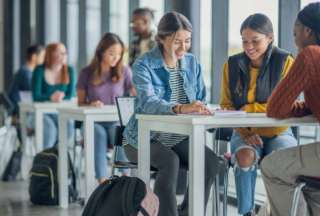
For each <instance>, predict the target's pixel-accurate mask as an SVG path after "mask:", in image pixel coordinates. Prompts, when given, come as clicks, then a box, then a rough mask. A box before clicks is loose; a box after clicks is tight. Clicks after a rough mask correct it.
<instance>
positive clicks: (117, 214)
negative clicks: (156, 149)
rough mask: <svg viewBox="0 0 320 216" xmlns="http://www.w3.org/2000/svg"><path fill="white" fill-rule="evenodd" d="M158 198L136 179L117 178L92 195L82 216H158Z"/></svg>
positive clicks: (107, 182)
mask: <svg viewBox="0 0 320 216" xmlns="http://www.w3.org/2000/svg"><path fill="white" fill-rule="evenodd" d="M158 210H159V200H158V198H157V196H156V195H155V194H154V193H153V192H152V191H151V190H150V189H149V188H148V187H146V184H145V183H144V182H143V181H142V180H140V179H138V178H136V177H127V176H122V177H116V176H114V177H113V178H111V179H110V180H108V181H106V182H104V183H102V184H101V185H99V186H98V187H97V188H96V189H95V191H94V192H93V193H92V194H91V196H90V198H89V200H88V203H87V204H86V206H85V209H84V211H83V213H82V216H92V215H94V216H107V215H112V216H156V215H158Z"/></svg>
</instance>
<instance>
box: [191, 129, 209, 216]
mask: <svg viewBox="0 0 320 216" xmlns="http://www.w3.org/2000/svg"><path fill="white" fill-rule="evenodd" d="M205 136H206V134H205V127H204V126H201V125H193V128H192V135H191V136H190V139H189V142H190V143H189V172H190V174H189V175H190V176H189V178H190V184H189V187H190V189H189V191H190V192H189V215H190V216H203V215H204V213H205V209H204V207H205V205H204V183H205V181H204V178H205V175H204V174H205V172H204V170H205V169H204V166H205V163H204V161H205V159H204V158H205Z"/></svg>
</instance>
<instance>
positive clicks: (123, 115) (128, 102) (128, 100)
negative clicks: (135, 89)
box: [111, 96, 137, 174]
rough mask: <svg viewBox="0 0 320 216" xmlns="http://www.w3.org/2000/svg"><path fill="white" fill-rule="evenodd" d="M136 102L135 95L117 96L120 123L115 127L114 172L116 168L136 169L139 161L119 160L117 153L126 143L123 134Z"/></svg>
mask: <svg viewBox="0 0 320 216" xmlns="http://www.w3.org/2000/svg"><path fill="white" fill-rule="evenodd" d="M134 103H135V97H130V96H128V97H116V105H117V110H118V116H119V122H120V125H118V126H116V128H115V142H114V152H113V157H112V162H111V163H112V174H114V172H115V169H121V168H124V169H136V168H137V163H133V162H130V161H121V160H118V158H117V155H118V151H119V149H120V148H122V147H123V145H124V144H126V140H125V138H124V136H123V131H124V129H125V126H126V125H127V123H128V122H129V120H130V117H131V116H132V115H133V113H134Z"/></svg>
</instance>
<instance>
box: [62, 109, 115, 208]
mask: <svg viewBox="0 0 320 216" xmlns="http://www.w3.org/2000/svg"><path fill="white" fill-rule="evenodd" d="M58 112H59V160H58V178H59V202H60V203H59V204H60V206H61V207H63V208H66V207H68V204H69V203H68V195H69V194H68V193H69V192H68V163H67V161H68V158H67V151H68V148H67V143H68V141H67V140H68V138H67V122H68V120H70V119H72V120H77V121H82V122H83V129H84V149H85V151H84V152H85V199H86V200H87V199H88V198H89V196H90V194H91V192H92V191H93V190H94V188H95V186H96V180H95V172H94V123H95V122H115V121H118V120H119V118H118V113H117V107H116V106H113V105H107V106H104V107H102V108H95V107H88V106H86V107H85V106H83V107H71V108H61V109H58Z"/></svg>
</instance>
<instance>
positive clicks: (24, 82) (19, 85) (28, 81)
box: [8, 45, 45, 142]
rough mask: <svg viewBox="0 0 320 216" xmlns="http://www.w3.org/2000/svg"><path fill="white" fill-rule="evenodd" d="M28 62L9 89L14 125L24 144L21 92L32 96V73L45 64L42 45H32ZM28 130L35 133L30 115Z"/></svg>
mask: <svg viewBox="0 0 320 216" xmlns="http://www.w3.org/2000/svg"><path fill="white" fill-rule="evenodd" d="M26 54H27V55H26V62H25V63H24V64H23V65H22V66H21V68H20V69H19V70H18V71H17V73H16V74H15V75H14V77H13V81H12V83H11V85H10V88H9V94H8V96H9V98H10V99H11V101H12V103H13V106H14V107H13V108H14V109H13V113H12V124H13V125H15V126H16V127H17V128H18V130H17V132H18V134H17V135H18V138H19V140H20V142H22V137H21V130H20V122H19V106H18V103H19V102H20V101H21V99H22V98H21V95H20V94H21V92H28V93H30V96H31V85H32V72H33V70H34V69H35V68H36V67H37V66H38V65H41V64H43V62H44V55H45V50H44V47H43V46H41V45H32V46H30V47H28V48H27V53H26ZM27 119H28V121H27V123H26V124H27V130H28V133H29V134H30V133H33V129H32V128H33V125H30V124H31V123H30V122H31V121H32V119H33V117H32V115H30V114H28V117H27Z"/></svg>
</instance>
